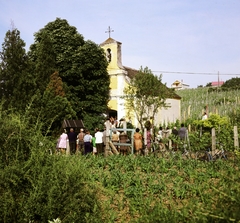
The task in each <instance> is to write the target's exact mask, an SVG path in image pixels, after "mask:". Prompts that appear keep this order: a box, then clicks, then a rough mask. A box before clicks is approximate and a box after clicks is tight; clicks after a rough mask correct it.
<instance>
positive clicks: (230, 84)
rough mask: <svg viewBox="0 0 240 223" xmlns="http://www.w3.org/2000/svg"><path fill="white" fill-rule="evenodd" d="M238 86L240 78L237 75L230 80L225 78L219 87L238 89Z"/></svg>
mask: <svg viewBox="0 0 240 223" xmlns="http://www.w3.org/2000/svg"><path fill="white" fill-rule="evenodd" d="M239 86H240V78H239V77H234V78H232V79H230V80H227V81H226V82H225V83H224V84H223V85H222V86H221V88H224V89H239Z"/></svg>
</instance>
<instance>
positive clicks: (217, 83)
mask: <svg viewBox="0 0 240 223" xmlns="http://www.w3.org/2000/svg"><path fill="white" fill-rule="evenodd" d="M223 84H224V81H213V82H212V83H211V85H212V86H221V85H223Z"/></svg>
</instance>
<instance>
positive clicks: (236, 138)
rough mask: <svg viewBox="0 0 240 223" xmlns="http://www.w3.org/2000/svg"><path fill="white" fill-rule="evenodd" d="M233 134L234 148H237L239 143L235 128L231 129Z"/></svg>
mask: <svg viewBox="0 0 240 223" xmlns="http://www.w3.org/2000/svg"><path fill="white" fill-rule="evenodd" d="M233 133H234V148H235V149H238V148H239V142H238V129H237V126H234V127H233Z"/></svg>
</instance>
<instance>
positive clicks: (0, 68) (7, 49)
mask: <svg viewBox="0 0 240 223" xmlns="http://www.w3.org/2000/svg"><path fill="white" fill-rule="evenodd" d="M24 47H25V42H24V41H23V40H22V39H21V37H20V31H19V30H17V29H13V30H11V31H10V30H9V31H7V33H6V36H5V39H4V43H3V44H2V51H1V52H0V99H1V100H4V101H5V103H4V108H5V109H7V108H11V107H12V108H16V110H19V109H20V110H23V109H25V106H26V104H27V103H28V101H29V99H30V98H31V96H32V95H33V90H34V86H35V83H34V75H32V74H31V75H30V74H29V73H28V69H29V63H28V57H27V55H26V52H25V49H24Z"/></svg>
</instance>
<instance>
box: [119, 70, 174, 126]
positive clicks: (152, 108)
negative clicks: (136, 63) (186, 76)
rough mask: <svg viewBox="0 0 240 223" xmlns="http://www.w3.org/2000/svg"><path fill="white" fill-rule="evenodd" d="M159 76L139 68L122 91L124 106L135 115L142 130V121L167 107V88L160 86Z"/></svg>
mask: <svg viewBox="0 0 240 223" xmlns="http://www.w3.org/2000/svg"><path fill="white" fill-rule="evenodd" d="M161 79H162V78H161V76H155V75H153V73H152V71H151V70H150V69H148V68H147V67H145V68H144V69H143V68H142V67H141V68H140V70H139V71H138V73H137V74H136V75H135V76H134V77H133V78H132V79H131V80H130V83H129V85H127V86H126V87H125V89H124V94H125V96H123V98H124V99H125V106H126V108H127V109H128V110H129V111H130V112H131V111H132V112H133V113H134V114H135V115H136V118H137V120H138V122H139V124H140V125H141V128H142V130H143V128H144V123H143V121H144V119H145V118H148V119H150V117H154V116H155V115H156V113H157V112H158V111H159V109H160V108H162V107H167V104H166V102H165V101H166V98H167V96H169V91H168V88H167V87H166V86H165V85H164V84H162V82H161Z"/></svg>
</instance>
